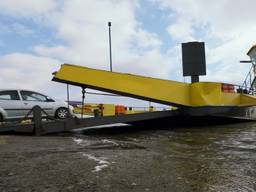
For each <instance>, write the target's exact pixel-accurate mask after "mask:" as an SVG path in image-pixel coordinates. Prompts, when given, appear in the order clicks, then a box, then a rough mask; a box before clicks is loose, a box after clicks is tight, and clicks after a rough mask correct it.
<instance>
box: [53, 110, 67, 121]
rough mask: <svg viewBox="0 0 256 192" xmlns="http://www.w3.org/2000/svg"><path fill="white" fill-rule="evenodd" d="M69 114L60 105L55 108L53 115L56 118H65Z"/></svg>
mask: <svg viewBox="0 0 256 192" xmlns="http://www.w3.org/2000/svg"><path fill="white" fill-rule="evenodd" d="M68 116H69V112H68V109H67V108H64V107H61V108H59V109H57V111H56V114H55V117H56V118H57V119H66V118H67V117H68Z"/></svg>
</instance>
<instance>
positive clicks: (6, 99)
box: [0, 90, 24, 119]
mask: <svg viewBox="0 0 256 192" xmlns="http://www.w3.org/2000/svg"><path fill="white" fill-rule="evenodd" d="M0 107H1V108H3V109H4V111H5V112H6V115H7V117H6V118H8V119H10V118H22V117H23V116H24V115H23V114H24V113H23V103H22V101H21V98H20V96H19V94H18V91H17V90H4V91H0Z"/></svg>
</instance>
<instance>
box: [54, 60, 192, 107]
mask: <svg viewBox="0 0 256 192" xmlns="http://www.w3.org/2000/svg"><path fill="white" fill-rule="evenodd" d="M53 81H58V82H63V83H69V84H73V85H78V86H82V87H85V88H92V89H96V90H101V91H106V92H111V93H116V94H120V95H124V96H130V97H133V98H138V99H143V100H148V101H153V102H157V103H162V104H167V105H174V106H190V99H189V91H190V90H189V89H190V84H188V83H180V82H176V81H168V80H161V79H156V78H150V77H143V76H138V75H131V74H126V73H115V72H109V71H104V70H96V69H91V68H87V67H81V66H76V65H70V64H63V65H62V66H61V68H60V70H59V71H58V72H56V73H55V75H54V78H53Z"/></svg>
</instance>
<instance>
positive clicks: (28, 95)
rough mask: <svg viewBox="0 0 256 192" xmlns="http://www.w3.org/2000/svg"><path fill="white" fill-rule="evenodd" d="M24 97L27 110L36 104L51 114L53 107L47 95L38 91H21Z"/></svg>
mask: <svg viewBox="0 0 256 192" xmlns="http://www.w3.org/2000/svg"><path fill="white" fill-rule="evenodd" d="M20 95H21V98H22V103H23V107H24V109H25V111H26V112H28V111H29V110H31V109H32V108H33V107H34V106H36V105H38V106H40V107H41V108H42V109H43V110H44V111H45V112H46V113H47V114H51V113H52V111H53V107H52V106H51V105H50V103H49V102H48V99H47V97H46V96H45V95H42V94H40V93H36V92H33V91H23V90H22V91H20Z"/></svg>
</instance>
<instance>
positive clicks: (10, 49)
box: [0, 0, 256, 105]
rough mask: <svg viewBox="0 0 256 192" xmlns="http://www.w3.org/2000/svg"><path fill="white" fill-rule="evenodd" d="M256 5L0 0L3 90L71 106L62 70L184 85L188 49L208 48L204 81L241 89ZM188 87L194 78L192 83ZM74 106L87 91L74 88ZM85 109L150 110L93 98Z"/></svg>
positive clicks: (240, 1) (245, 0)
mask: <svg viewBox="0 0 256 192" xmlns="http://www.w3.org/2000/svg"><path fill="white" fill-rule="evenodd" d="M255 7H256V1H255V0H236V1H231V0H215V1H206V0H72V1H70V0H0V88H1V89H6V88H8V89H9V88H19V89H29V90H35V91H39V92H42V93H45V94H47V95H50V96H53V97H55V98H59V99H66V86H65V85H64V84H60V83H56V82H52V81H51V78H52V73H53V72H54V71H57V70H58V69H59V68H60V65H61V64H62V63H72V64H76V65H81V66H87V67H92V68H96V69H104V70H109V47H108V46H109V44H108V26H107V23H108V21H111V22H112V52H113V71H116V72H124V73H133V74H138V75H144V76H151V77H157V78H162V79H170V80H177V81H184V78H183V76H182V64H181V62H182V59H181V43H183V42H189V41H203V42H205V46H206V62H207V76H203V77H201V78H200V79H201V80H202V81H214V82H226V83H234V84H242V82H243V80H244V78H245V76H246V74H247V73H248V71H249V69H250V64H243V63H239V61H240V60H248V59H249V57H248V56H247V55H246V53H247V51H248V50H249V49H250V47H251V46H252V45H254V44H255V43H256V39H255V34H256V25H255V16H256V12H255ZM185 81H186V82H189V78H185ZM70 91H71V99H73V100H80V99H81V89H80V88H77V87H71V88H70ZM86 102H100V103H118V104H121V103H124V104H127V105H144V104H145V102H140V101H138V100H134V99H128V98H124V97H102V96H94V95H86Z"/></svg>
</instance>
